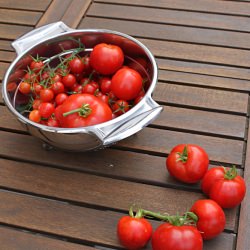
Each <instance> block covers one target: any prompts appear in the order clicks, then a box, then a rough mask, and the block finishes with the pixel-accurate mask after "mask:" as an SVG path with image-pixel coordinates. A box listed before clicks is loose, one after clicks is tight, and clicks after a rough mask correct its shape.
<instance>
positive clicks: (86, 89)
mask: <svg viewBox="0 0 250 250" xmlns="http://www.w3.org/2000/svg"><path fill="white" fill-rule="evenodd" d="M96 91H98V85H96V84H95V83H92V82H90V83H88V84H86V85H84V86H83V87H82V93H87V94H91V95H94V94H95V92H96Z"/></svg>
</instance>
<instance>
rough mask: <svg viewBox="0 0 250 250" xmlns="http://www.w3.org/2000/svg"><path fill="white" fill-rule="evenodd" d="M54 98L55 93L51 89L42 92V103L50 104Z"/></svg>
mask: <svg viewBox="0 0 250 250" xmlns="http://www.w3.org/2000/svg"><path fill="white" fill-rule="evenodd" d="M53 98H54V92H53V91H52V90H51V89H42V90H41V91H40V99H41V101H42V102H50V101H52V100H53Z"/></svg>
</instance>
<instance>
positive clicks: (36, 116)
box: [29, 109, 41, 122]
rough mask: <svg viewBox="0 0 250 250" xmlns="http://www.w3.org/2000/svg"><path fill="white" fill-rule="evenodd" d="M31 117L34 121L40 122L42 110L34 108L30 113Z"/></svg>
mask: <svg viewBox="0 0 250 250" xmlns="http://www.w3.org/2000/svg"><path fill="white" fill-rule="evenodd" d="M29 119H30V120H31V121H33V122H40V121H41V115H40V112H39V111H38V110H37V109H34V110H32V111H31V112H30V113H29Z"/></svg>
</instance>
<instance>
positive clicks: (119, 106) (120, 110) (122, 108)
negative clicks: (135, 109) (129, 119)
mask: <svg viewBox="0 0 250 250" xmlns="http://www.w3.org/2000/svg"><path fill="white" fill-rule="evenodd" d="M129 109H130V107H129V103H128V102H127V101H124V100H117V101H115V103H114V104H113V105H112V110H113V113H115V114H117V115H118V116H119V115H122V114H124V113H126V112H127V111H128V110H129Z"/></svg>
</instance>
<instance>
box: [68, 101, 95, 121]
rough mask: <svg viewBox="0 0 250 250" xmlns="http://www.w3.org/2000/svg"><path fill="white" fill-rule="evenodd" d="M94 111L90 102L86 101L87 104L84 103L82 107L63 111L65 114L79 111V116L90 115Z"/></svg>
mask: <svg viewBox="0 0 250 250" xmlns="http://www.w3.org/2000/svg"><path fill="white" fill-rule="evenodd" d="M91 112H92V109H91V108H90V106H89V104H88V103H86V104H83V105H82V106H81V107H80V108H78V109H73V110H70V111H68V112H65V113H63V116H64V117H65V116H68V115H71V114H74V113H78V114H79V116H82V117H85V118H86V117H88V116H89V115H90V114H91Z"/></svg>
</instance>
